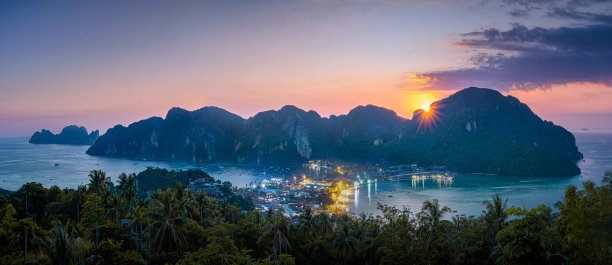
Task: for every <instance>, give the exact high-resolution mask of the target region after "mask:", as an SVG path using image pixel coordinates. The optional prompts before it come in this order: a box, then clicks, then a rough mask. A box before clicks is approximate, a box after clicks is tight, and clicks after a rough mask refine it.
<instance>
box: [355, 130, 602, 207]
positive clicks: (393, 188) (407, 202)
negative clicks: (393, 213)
mask: <svg viewBox="0 0 612 265" xmlns="http://www.w3.org/2000/svg"><path fill="white" fill-rule="evenodd" d="M575 136H576V143H577V145H578V148H579V150H580V151H581V152H582V153H583V154H584V161H581V162H580V163H579V164H578V166H580V169H581V171H582V174H581V175H579V176H575V177H569V178H567V177H565V178H533V177H511V176H498V175H484V174H459V175H456V176H454V177H453V178H452V181H451V180H446V181H445V182H444V181H438V180H437V179H425V180H419V181H414V182H413V181H412V180H410V179H406V180H399V181H391V182H379V183H371V184H369V185H368V184H363V185H361V186H359V188H358V189H356V191H355V192H354V195H353V198H352V201H351V202H349V203H348V205H349V208H350V210H351V212H353V213H355V214H358V213H362V212H365V213H373V214H378V213H379V211H378V210H377V209H376V207H377V204H378V203H382V204H387V205H395V206H396V207H398V208H400V209H401V208H403V207H407V208H408V210H410V211H412V212H419V211H420V210H421V206H422V205H423V202H424V201H426V200H432V199H438V200H440V203H441V204H442V205H446V206H449V207H450V208H451V209H452V210H455V211H457V212H456V213H453V215H454V214H466V215H468V216H469V215H475V216H477V215H479V214H480V213H481V212H482V210H484V207H483V206H482V202H483V201H484V200H487V199H490V198H491V196H492V195H493V194H495V193H498V194H499V195H500V196H502V198H508V205H509V206H518V207H523V208H525V207H527V208H532V207H536V206H539V205H541V204H544V205H550V206H553V205H554V204H555V203H556V202H557V201H560V200H562V199H563V195H564V193H565V189H566V188H567V186H568V185H570V184H573V185H577V186H578V187H582V182H584V181H587V180H590V181H593V182H595V183H597V184H600V183H601V180H602V178H603V175H604V173H605V172H606V170H610V171H612V134H601V133H578V134H575Z"/></svg>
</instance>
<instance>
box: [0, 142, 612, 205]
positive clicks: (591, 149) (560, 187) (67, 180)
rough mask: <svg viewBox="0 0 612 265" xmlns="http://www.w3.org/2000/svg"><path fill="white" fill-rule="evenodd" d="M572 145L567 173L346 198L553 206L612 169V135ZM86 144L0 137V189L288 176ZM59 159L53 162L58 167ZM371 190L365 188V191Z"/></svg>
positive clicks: (420, 184) (411, 186) (380, 188)
mask: <svg viewBox="0 0 612 265" xmlns="http://www.w3.org/2000/svg"><path fill="white" fill-rule="evenodd" d="M575 136H576V144H577V146H578V148H579V150H580V151H581V152H582V153H583V154H584V158H585V159H584V161H582V162H580V163H579V164H578V165H579V166H580V168H581V170H582V174H581V175H579V176H575V177H570V178H532V177H510V176H498V175H482V174H458V175H456V176H455V177H454V178H453V180H452V181H447V182H443V181H441V182H438V181H437V180H436V179H426V180H419V181H413V180H411V179H402V180H400V181H392V182H378V183H372V184H370V185H369V187H368V185H367V184H364V185H361V186H359V188H358V189H357V192H355V194H354V196H352V198H351V199H352V200H351V201H350V202H349V203H348V205H349V207H350V210H351V212H353V213H361V212H365V213H373V214H377V213H379V211H378V210H376V206H377V203H379V202H380V203H383V204H388V205H395V206H397V207H398V208H400V209H401V208H402V207H403V206H406V207H408V208H409V210H411V211H412V212H418V211H420V208H421V205H422V203H423V201H425V200H432V199H439V200H440V202H441V204H442V205H447V206H449V207H451V209H453V210H455V211H457V212H456V213H453V215H454V214H466V215H468V216H469V215H478V214H480V212H481V211H482V210H483V209H484V208H483V206H482V201H483V200H486V199H488V198H490V196H491V195H493V194H495V193H499V194H500V195H501V196H502V197H503V198H509V206H511V205H514V206H519V207H527V208H531V207H535V206H538V205H540V204H545V205H551V206H552V205H553V204H554V203H555V202H557V201H559V200H561V199H562V198H563V195H564V192H565V189H566V187H567V186H568V185H570V184H573V185H577V186H579V187H581V182H583V181H587V180H591V181H594V182H595V183H597V184H600V183H601V179H602V177H603V174H604V173H605V172H606V170H612V134H610V133H576V134H575ZM87 148H88V146H71V145H33V144H29V143H27V138H0V188H3V189H8V190H16V189H18V188H19V187H21V185H23V184H24V183H27V182H40V183H42V184H43V185H44V186H45V187H50V186H52V185H58V186H59V187H60V188H64V187H68V188H75V187H77V186H78V185H79V184H86V183H88V177H87V175H88V173H89V171H90V170H92V169H102V170H104V171H106V173H107V175H108V176H110V177H111V178H112V179H113V181H116V178H117V176H118V175H119V174H120V173H121V172H128V173H131V172H136V173H138V172H140V171H143V170H145V169H146V168H147V167H150V166H152V167H161V168H167V169H169V170H170V169H177V170H178V169H190V168H201V169H203V170H205V171H207V172H208V173H209V174H210V175H211V176H213V177H214V178H216V179H220V180H222V181H226V180H227V181H230V182H232V184H233V185H235V186H239V187H244V186H245V185H247V184H249V183H250V182H252V181H261V180H263V179H266V178H270V177H279V176H283V175H286V176H287V175H290V171H289V170H288V169H287V168H284V167H283V168H277V167H269V166H247V165H244V166H243V165H240V166H237V165H216V164H214V165H194V164H190V163H186V162H164V161H141V160H131V159H122V158H105V157H94V156H88V155H86V154H85V151H86V150H87ZM56 164H57V166H56ZM368 189H369V193H368Z"/></svg>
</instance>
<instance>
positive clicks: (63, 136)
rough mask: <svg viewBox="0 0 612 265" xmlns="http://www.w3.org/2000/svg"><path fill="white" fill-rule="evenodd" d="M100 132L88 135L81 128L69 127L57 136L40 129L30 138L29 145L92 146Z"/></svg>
mask: <svg viewBox="0 0 612 265" xmlns="http://www.w3.org/2000/svg"><path fill="white" fill-rule="evenodd" d="M99 135H100V132H99V131H98V130H95V131H93V132H91V133H90V134H88V133H87V129H86V128H85V127H83V126H80V127H79V126H77V125H69V126H66V127H64V129H62V131H61V132H60V133H59V134H53V133H52V132H51V131H49V130H45V129H42V131H40V132H35V133H34V134H33V135H32V137H30V140H29V143H31V144H72V145H92V144H93V143H95V142H96V140H97V139H98V136H99Z"/></svg>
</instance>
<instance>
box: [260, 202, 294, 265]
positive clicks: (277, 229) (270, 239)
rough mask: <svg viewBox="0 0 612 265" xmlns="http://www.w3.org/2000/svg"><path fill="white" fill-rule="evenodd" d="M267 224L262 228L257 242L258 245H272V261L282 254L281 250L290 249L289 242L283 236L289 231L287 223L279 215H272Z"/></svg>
mask: <svg viewBox="0 0 612 265" xmlns="http://www.w3.org/2000/svg"><path fill="white" fill-rule="evenodd" d="M266 221H267V222H268V223H267V224H266V225H264V226H263V232H262V233H261V236H260V237H259V240H258V241H257V243H258V244H272V258H273V260H274V261H276V260H277V259H278V256H279V255H281V254H283V249H287V247H291V244H290V243H289V240H288V239H287V237H286V236H285V235H286V234H287V231H288V229H289V222H288V220H287V219H286V218H284V217H283V216H282V215H281V214H280V213H276V214H274V215H272V216H271V217H270V218H268V220H266Z"/></svg>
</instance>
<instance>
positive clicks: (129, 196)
mask: <svg viewBox="0 0 612 265" xmlns="http://www.w3.org/2000/svg"><path fill="white" fill-rule="evenodd" d="M117 189H118V190H119V191H120V192H121V198H122V199H125V201H127V203H128V213H129V212H131V208H132V201H133V200H134V198H136V192H137V191H138V187H136V179H135V178H134V174H129V175H128V174H126V173H121V174H120V175H119V185H118V186H117Z"/></svg>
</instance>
